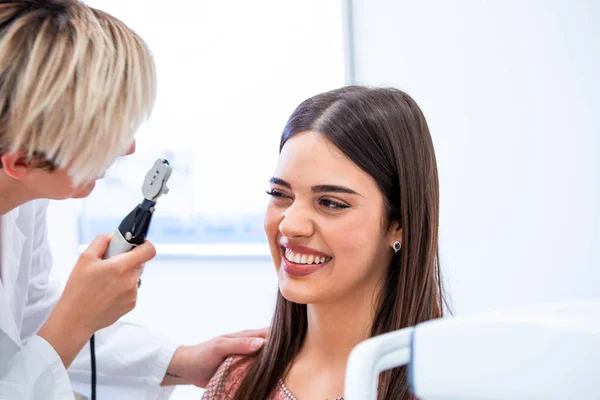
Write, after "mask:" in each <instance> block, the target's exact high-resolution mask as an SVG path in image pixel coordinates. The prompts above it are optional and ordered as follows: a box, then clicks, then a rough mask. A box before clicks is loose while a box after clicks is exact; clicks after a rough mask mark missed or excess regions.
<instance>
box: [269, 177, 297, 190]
mask: <svg viewBox="0 0 600 400" xmlns="http://www.w3.org/2000/svg"><path fill="white" fill-rule="evenodd" d="M269 182H271V183H272V184H274V185H279V186H283V187H286V188H288V189H291V188H292V185H290V184H289V183H287V182H286V181H284V180H283V179H281V178H275V177H272V178H271V179H269Z"/></svg>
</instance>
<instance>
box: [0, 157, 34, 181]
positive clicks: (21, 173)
mask: <svg viewBox="0 0 600 400" xmlns="http://www.w3.org/2000/svg"><path fill="white" fill-rule="evenodd" d="M0 160H2V169H3V170H4V172H6V174H7V175H8V176H10V177H11V178H13V179H16V180H22V179H23V178H25V176H27V174H28V173H29V171H30V170H31V166H30V164H29V162H27V153H26V152H25V151H23V150H19V151H16V152H14V153H4V154H2V156H1V157H0Z"/></svg>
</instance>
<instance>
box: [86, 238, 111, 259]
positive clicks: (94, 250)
mask: <svg viewBox="0 0 600 400" xmlns="http://www.w3.org/2000/svg"><path fill="white" fill-rule="evenodd" d="M110 238H111V236H110V235H98V236H96V238H95V239H94V240H92V243H90V245H89V246H88V247H87V249H85V251H84V252H83V254H85V255H87V256H88V257H90V258H91V259H101V258H102V257H103V256H104V254H105V253H106V250H107V249H108V244H109V243H110Z"/></svg>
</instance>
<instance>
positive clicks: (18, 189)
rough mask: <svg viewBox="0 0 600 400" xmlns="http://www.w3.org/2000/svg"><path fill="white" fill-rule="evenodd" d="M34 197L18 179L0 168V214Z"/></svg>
mask: <svg viewBox="0 0 600 400" xmlns="http://www.w3.org/2000/svg"><path fill="white" fill-rule="evenodd" d="M33 199H35V196H34V195H33V193H31V192H30V191H29V190H27V189H26V188H25V187H24V186H23V185H21V182H20V181H17V180H16V179H13V178H11V177H10V176H8V175H7V174H6V173H5V172H4V171H3V170H2V169H0V216H1V215H4V214H6V213H8V212H9V211H11V210H13V209H15V208H17V207H19V206H20V205H22V204H25V203H27V202H28V201H31V200H33Z"/></svg>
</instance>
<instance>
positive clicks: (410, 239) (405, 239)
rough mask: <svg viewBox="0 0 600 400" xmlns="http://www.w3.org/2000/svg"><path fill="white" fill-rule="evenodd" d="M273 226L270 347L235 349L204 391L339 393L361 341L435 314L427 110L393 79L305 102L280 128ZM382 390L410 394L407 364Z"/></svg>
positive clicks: (439, 308)
mask: <svg viewBox="0 0 600 400" xmlns="http://www.w3.org/2000/svg"><path fill="white" fill-rule="evenodd" d="M270 185H271V187H270V190H269V191H268V194H269V195H270V196H271V197H272V198H271V201H270V203H269V206H268V208H267V212H266V215H265V232H266V235H267V238H268V242H269V246H270V250H271V255H272V258H273V262H274V265H275V269H276V271H277V274H278V279H279V293H278V299H277V305H276V309H275V315H274V317H273V321H272V326H271V332H270V336H269V340H268V341H267V344H266V347H265V348H264V349H263V350H261V351H260V352H258V353H257V354H256V355H254V356H252V357H246V358H230V359H228V360H227V361H226V362H225V363H224V364H223V365H222V366H221V368H220V370H219V373H218V374H217V376H215V378H213V381H212V382H211V383H210V384H209V387H208V388H207V391H206V393H205V397H204V398H205V399H235V400H246V399H247V400H250V399H274V400H275V399H276V400H280V399H295V398H298V399H333V398H340V396H341V395H342V393H343V387H344V374H345V366H346V362H347V359H348V355H349V353H350V351H351V350H352V349H353V348H354V346H356V345H357V344H358V343H359V342H360V341H362V340H365V339H367V338H369V337H371V336H374V335H378V334H382V333H385V332H389V331H393V330H397V329H402V328H405V327H407V326H412V325H415V324H417V323H420V322H423V321H426V320H430V319H433V318H438V317H441V316H442V313H443V305H444V300H443V298H444V297H443V291H442V285H441V279H440V271H439V264H438V203H439V201H438V197H439V194H438V179H437V167H436V161H435V154H434V149H433V144H432V141H431V136H430V134H429V130H428V127H427V123H426V121H425V118H424V116H423V114H422V113H421V110H420V109H419V107H418V106H417V104H416V103H415V102H414V100H413V99H412V98H410V97H409V96H408V95H407V94H405V93H403V92H402V91H400V90H396V89H387V88H385V89H384V88H377V89H370V88H365V87H358V86H352V87H345V88H342V89H338V90H334V91H331V92H328V93H324V94H320V95H317V96H315V97H313V98H310V99H308V100H306V101H304V102H303V103H302V104H300V106H299V107H298V108H297V109H296V110H295V111H294V113H293V114H292V116H291V117H290V119H289V121H288V123H287V125H286V127H285V129H284V131H283V135H282V138H281V145H280V157H279V162H278V164H277V167H276V168H275V173H274V176H273V177H272V178H271V180H270ZM379 398H380V399H407V398H410V394H409V393H408V387H407V382H406V372H405V371H404V370H403V369H396V370H391V371H388V372H385V373H384V374H382V375H381V377H380V385H379Z"/></svg>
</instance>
